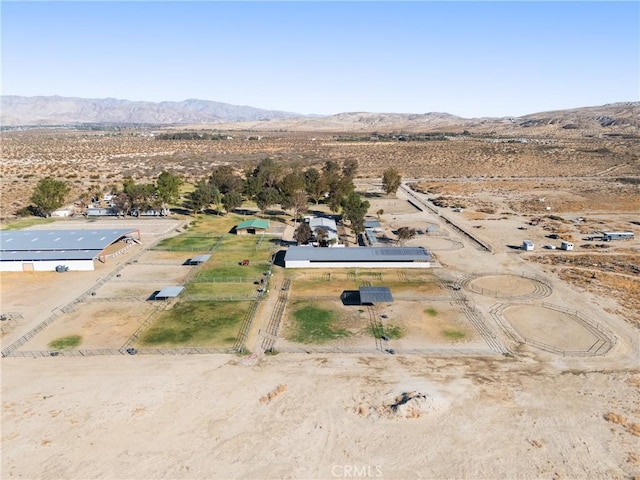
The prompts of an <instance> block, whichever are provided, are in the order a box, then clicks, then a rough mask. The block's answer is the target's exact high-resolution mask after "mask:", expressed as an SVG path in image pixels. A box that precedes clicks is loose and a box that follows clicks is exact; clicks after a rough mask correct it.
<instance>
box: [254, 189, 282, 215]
mask: <svg viewBox="0 0 640 480" xmlns="http://www.w3.org/2000/svg"><path fill="white" fill-rule="evenodd" d="M277 203H280V193H279V192H278V190H276V189H275V188H273V187H268V188H264V189H262V190H260V191H259V192H258V194H257V195H256V204H257V205H258V208H259V209H260V210H261V211H263V212H264V211H265V210H266V209H267V208H269V207H270V206H271V205H276V204H277Z"/></svg>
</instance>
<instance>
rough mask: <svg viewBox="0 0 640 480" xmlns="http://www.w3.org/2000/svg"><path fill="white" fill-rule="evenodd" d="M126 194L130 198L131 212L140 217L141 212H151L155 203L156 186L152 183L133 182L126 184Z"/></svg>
mask: <svg viewBox="0 0 640 480" xmlns="http://www.w3.org/2000/svg"><path fill="white" fill-rule="evenodd" d="M124 193H126V194H127V195H128V196H129V202H130V203H131V210H133V211H135V213H136V216H137V217H139V216H140V213H141V212H144V211H146V210H149V209H150V208H151V206H152V204H153V203H154V200H155V199H154V196H155V193H156V186H155V185H154V184H152V183H135V182H134V181H133V180H131V181H127V182H125V184H124Z"/></svg>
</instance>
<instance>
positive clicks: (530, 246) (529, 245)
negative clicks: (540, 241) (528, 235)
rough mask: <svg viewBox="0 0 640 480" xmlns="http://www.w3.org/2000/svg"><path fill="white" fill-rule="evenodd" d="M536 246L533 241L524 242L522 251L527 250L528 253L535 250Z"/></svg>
mask: <svg viewBox="0 0 640 480" xmlns="http://www.w3.org/2000/svg"><path fill="white" fill-rule="evenodd" d="M533 248H534V245H533V242H532V241H531V240H525V241H523V242H522V249H523V250H526V251H531V250H533Z"/></svg>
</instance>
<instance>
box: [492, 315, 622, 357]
mask: <svg viewBox="0 0 640 480" xmlns="http://www.w3.org/2000/svg"><path fill="white" fill-rule="evenodd" d="M491 313H492V315H493V317H494V318H495V319H496V321H497V323H498V325H499V326H500V328H502V330H503V331H504V332H505V333H506V334H507V335H508V336H509V337H511V339H512V340H514V341H516V342H517V343H521V344H526V345H529V346H531V347H534V348H537V349H540V350H545V351H547V352H551V353H555V354H557V355H563V356H592V355H603V354H605V353H607V352H608V351H609V350H611V348H612V347H613V345H614V344H615V343H616V338H615V336H614V335H613V334H612V333H610V332H608V331H607V330H606V329H605V328H604V327H603V326H602V325H600V324H599V323H598V322H596V321H595V320H593V319H591V318H589V317H587V316H586V315H584V314H583V313H581V312H579V311H577V310H569V309H566V308H564V307H561V306H558V305H552V304H549V303H543V304H542V305H531V304H511V305H504V304H499V305H497V306H494V308H493V309H492V312H491Z"/></svg>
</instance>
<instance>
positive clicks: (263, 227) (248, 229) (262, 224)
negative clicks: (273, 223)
mask: <svg viewBox="0 0 640 480" xmlns="http://www.w3.org/2000/svg"><path fill="white" fill-rule="evenodd" d="M267 228H269V221H268V220H260V219H258V218H254V219H253V220H245V221H244V222H240V223H239V224H238V225H237V226H236V234H237V235H255V234H256V233H265V232H266V231H267Z"/></svg>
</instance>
